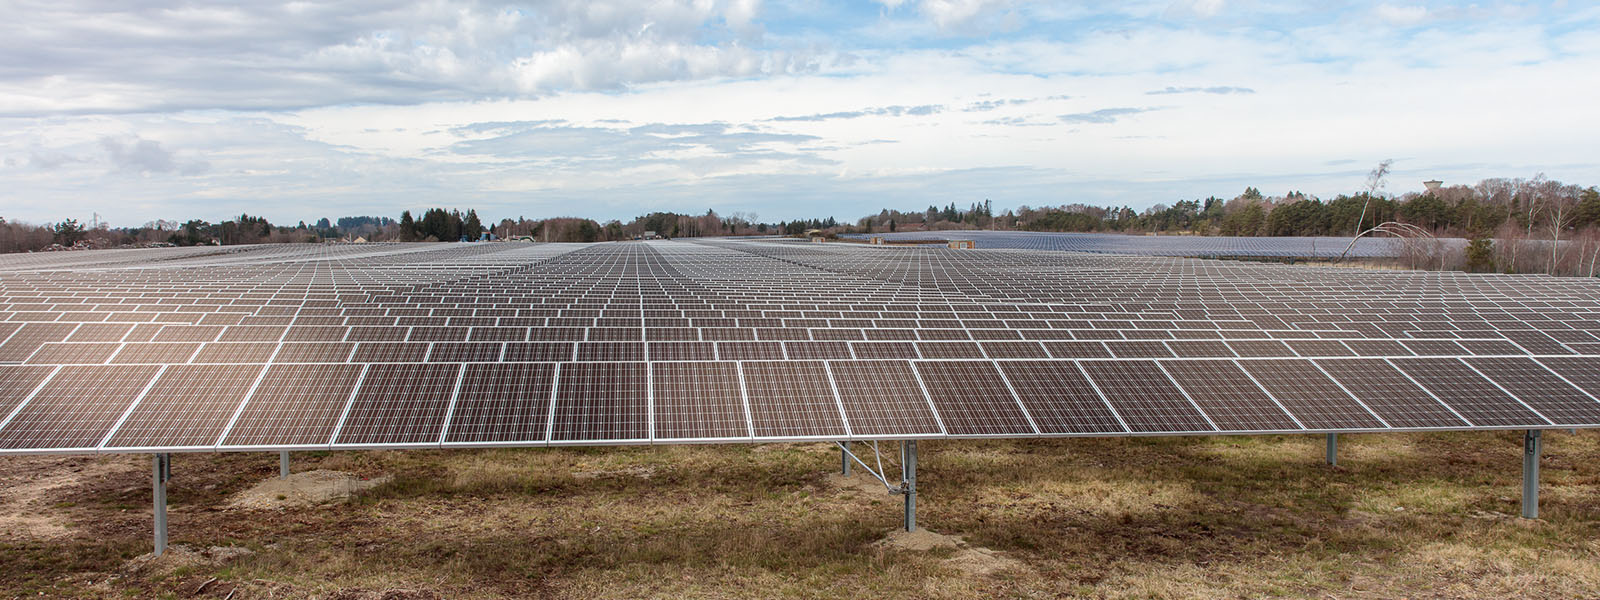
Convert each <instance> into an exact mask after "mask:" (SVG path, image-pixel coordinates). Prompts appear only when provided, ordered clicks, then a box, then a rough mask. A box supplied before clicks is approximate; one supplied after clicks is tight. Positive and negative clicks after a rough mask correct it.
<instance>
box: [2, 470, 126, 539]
mask: <svg viewBox="0 0 1600 600" xmlns="http://www.w3.org/2000/svg"><path fill="white" fill-rule="evenodd" d="M7 463H8V464H7V465H6V467H7V468H6V469H5V470H4V472H3V473H0V531H5V532H7V533H11V534H15V535H18V536H20V537H24V538H33V539H51V538H59V537H64V536H66V535H67V523H66V521H64V520H63V519H62V518H61V517H62V515H63V514H64V511H61V510H53V509H52V508H53V507H52V505H53V504H56V503H59V502H62V501H64V500H65V494H64V492H67V491H69V490H72V489H74V488H77V487H80V486H81V485H83V484H85V483H87V482H89V481H91V480H94V479H99V478H102V477H105V476H110V475H116V474H121V473H125V472H128V471H132V470H135V469H137V468H138V467H137V465H136V464H134V463H131V462H129V461H127V460H119V459H118V458H117V457H98V456H41V457H27V458H23V457H17V458H11V457H7Z"/></svg>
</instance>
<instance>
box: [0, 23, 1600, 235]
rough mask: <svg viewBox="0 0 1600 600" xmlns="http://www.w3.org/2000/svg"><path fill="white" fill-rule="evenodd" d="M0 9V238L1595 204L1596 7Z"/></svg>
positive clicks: (1598, 159) (1599, 138)
mask: <svg viewBox="0 0 1600 600" xmlns="http://www.w3.org/2000/svg"><path fill="white" fill-rule="evenodd" d="M243 4H245V6H242V7H233V6H216V5H213V4H212V3H198V2H196V3H168V2H155V1H145V0H10V1H8V2H4V3H0V216H4V217H6V218H8V219H12V220H23V221H31V222H40V223H42V222H49V221H56V220H60V219H62V218H67V217H73V218H79V219H84V220H87V219H88V218H89V217H90V216H91V214H92V213H95V212H98V213H99V214H100V215H101V217H102V218H103V219H106V220H109V221H110V222H111V223H112V224H114V225H139V224H142V223H144V222H146V221H150V220H153V219H157V218H164V219H180V220H181V219H188V218H204V219H208V220H213V221H216V220H221V219H224V218H227V217H229V216H232V215H237V214H238V213H240V212H249V213H251V214H261V215H264V216H266V217H268V218H269V219H270V220H272V221H273V222H277V223H293V222H295V221H299V220H306V221H311V220H314V219H316V218H319V217H339V216H343V215H362V214H378V215H389V216H397V215H398V214H399V212H400V211H401V210H402V209H407V208H409V209H418V208H422V207H426V206H451V207H460V208H463V209H465V208H477V209H478V210H479V212H480V213H482V214H484V216H485V217H489V218H499V217H507V216H511V217H515V216H519V215H524V216H528V217H546V216H557V215H570V216H587V217H593V218H598V219H610V218H622V219H627V218H630V217H633V216H636V215H639V214H642V213H645V212H649V211H654V210H674V211H684V212H703V211H705V210H706V209H715V210H717V211H718V212H719V213H723V214H727V213H731V212H734V211H745V212H753V213H756V214H758V215H759V216H760V217H761V218H762V219H763V220H773V221H775V220H779V219H789V218H795V217H809V216H821V215H834V216H837V217H840V218H849V219H854V218H856V217H859V216H862V215H865V214H868V213H873V212H877V210H878V209H879V208H883V207H894V208H905V209H915V208H919V207H926V206H928V205H930V204H947V203H949V202H956V203H957V204H960V205H963V206H964V205H966V204H968V203H971V202H974V201H981V200H982V199H984V198H988V199H991V200H993V201H994V202H995V203H996V204H997V205H998V206H1002V207H1014V206H1017V205H1022V204H1027V205H1033V206H1038V205H1051V204H1063V203H1069V202H1087V203H1093V204H1113V203H1114V204H1128V205H1131V206H1134V207H1136V208H1143V207H1146V206H1150V205H1152V204H1155V203H1158V202H1162V203H1170V202H1172V201H1174V200H1177V199H1185V198H1196V197H1205V196H1208V195H1218V196H1229V197H1231V196H1233V195H1237V194H1238V193H1239V192H1240V191H1241V190H1242V189H1243V188H1244V187H1245V186H1246V185H1255V186H1257V187H1260V188H1261V189H1262V190H1263V191H1264V192H1266V193H1268V194H1282V193H1284V192H1287V191H1290V190H1301V191H1305V192H1307V193H1312V194H1317V195H1320V196H1333V195H1335V194H1339V193H1348V192H1352V191H1355V190H1357V189H1359V188H1360V187H1361V183H1362V180H1363V178H1364V175H1365V173H1366V171H1368V170H1369V169H1371V168H1372V166H1373V165H1374V164H1376V163H1377V162H1378V161H1380V160H1382V159H1385V158H1394V159H1396V162H1395V176H1394V177H1393V178H1392V180H1391V182H1390V183H1389V186H1388V188H1387V191H1389V192H1392V193H1402V192H1406V191H1411V190H1416V189H1420V188H1421V183H1420V182H1421V181H1422V180H1423V179H1429V178H1439V179H1443V180H1445V181H1446V182H1471V181H1476V180H1478V179H1482V178H1486V177H1496V176H1510V177H1514V176H1532V175H1533V174H1535V173H1538V172H1544V173H1546V174H1548V175H1549V176H1550V177H1552V178H1554V179H1558V180H1563V181H1567V182H1571V183H1580V184H1583V185H1593V184H1600V156H1597V155H1596V149H1597V148H1600V111H1597V110H1596V109H1595V108H1594V106H1595V104H1596V102H1600V101H1597V98H1600V76H1597V75H1596V74H1597V73H1600V35H1596V34H1595V32H1596V31H1600V5H1597V4H1596V3H1592V2H1560V1H1558V2H1548V3H1497V2H1480V3H1427V2H1425V3H1412V2H1397V3H1382V2H1379V3H1366V2H1342V1H1338V0H1312V1H1277V0H1256V1H1248V0H1179V1H1176V2H1173V1H1141V0H1129V1H1125V2H1104V3H1101V2H1057V3H1037V4H1036V3H1027V2H1021V1H1006V0H880V1H878V2H865V1H863V2H843V1H838V2H836V1H830V0H787V1H786V0H696V1H692V2H675V1H670V0H654V1H651V0H644V1H629V0H550V1H544V2H532V3H521V4H503V3H495V2H454V1H429V0H423V1H421V2H389V1H378V0H372V1H353V2H345V3H340V4H338V5H337V6H323V5H320V4H314V3H309V2H303V1H294V2H283V3H276V2H267V1H263V2H251V3H243Z"/></svg>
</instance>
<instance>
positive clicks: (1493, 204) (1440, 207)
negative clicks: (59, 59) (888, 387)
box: [0, 162, 1600, 277]
mask: <svg viewBox="0 0 1600 600" xmlns="http://www.w3.org/2000/svg"><path fill="white" fill-rule="evenodd" d="M1387 172H1388V162H1385V163H1382V164H1380V165H1379V167H1378V168H1377V169H1374V170H1373V172H1372V173H1371V174H1369V177H1368V180H1367V184H1366V186H1365V189H1364V190H1363V191H1361V192H1360V193H1357V194H1353V195H1339V196H1337V197H1334V198H1332V199H1328V200H1324V199H1321V198H1318V197H1316V196H1312V195H1308V194H1303V193H1300V192H1289V193H1287V194H1284V195H1282V196H1266V195H1264V194H1262V193H1261V191H1260V190H1258V189H1257V188H1255V187H1249V188H1246V189H1245V190H1244V192H1242V193H1240V194H1239V195H1237V196H1234V197H1232V198H1218V197H1215V196H1213V197H1208V198H1204V199H1194V200H1180V201H1177V202H1174V203H1172V204H1170V205H1169V204H1157V205H1155V206H1152V207H1150V208H1147V209H1145V210H1143V211H1136V210H1134V209H1132V208H1130V207H1128V206H1122V207H1102V206H1090V205H1087V204H1063V205H1059V206H1041V207H1030V206H1027V205H1023V206H1019V207H1017V208H1015V209H1007V210H1005V211H1004V212H996V211H995V209H994V204H993V202H992V201H990V200H984V201H982V202H973V203H971V204H969V205H968V206H967V207H964V208H963V207H959V206H957V205H956V204H954V203H951V204H949V205H946V206H944V207H940V206H929V207H928V208H927V209H926V210H920V211H900V210H893V209H887V208H886V209H882V210H880V211H879V212H878V213H877V214H875V215H868V216H864V217H861V218H860V219H858V220H856V221H855V222H854V223H842V222H839V221H837V220H835V219H834V218H833V217H822V218H815V219H800V220H793V221H779V222H763V221H761V220H760V219H759V218H758V216H757V215H756V214H754V213H743V212H735V213H732V214H731V215H728V216H722V215H718V214H717V213H716V212H715V211H707V212H706V213H705V214H699V215H691V214H681V213H672V212H654V213H650V214H647V215H642V216H639V217H637V218H635V219H633V220H631V221H629V222H626V223H624V222H622V221H618V220H613V221H609V222H605V223H601V222H598V221H595V220H593V219H586V218H579V217H554V218H542V219H537V218H536V219H529V218H526V217H517V218H515V219H511V218H504V219H501V220H499V221H490V222H486V221H484V220H483V219H482V218H481V217H480V216H479V215H478V213H477V211H476V210H472V209H469V210H467V211H465V212H462V211H460V210H453V209H444V208H430V209H427V210H424V211H422V212H420V213H418V215H413V214H412V213H411V211H409V210H407V211H403V212H402V213H401V214H400V215H399V217H398V218H390V217H386V216H354V217H341V218H338V219H336V220H333V219H328V218H322V219H319V220H316V221H313V222H312V223H310V224H307V223H306V222H304V221H301V222H299V223H297V224H295V225H292V226H288V225H279V224H273V223H269V222H268V221H267V220H266V219H265V218H263V217H259V216H251V215H240V216H238V217H237V218H234V219H230V220H227V221H223V222H221V223H210V222H207V221H204V220H199V219H192V220H189V221H185V222H182V223H180V222H177V221H166V220H158V221H151V222H148V223H145V224H144V225H143V226H140V227H110V226H109V225H107V224H104V223H90V224H83V223H80V222H78V221H77V220H74V219H66V220H63V221H61V222H59V223H54V224H50V225H33V224H27V223H17V222H9V221H7V220H6V219H5V218H4V217H3V216H0V252H32V251H41V250H59V249H73V248H77V249H86V248H111V247H150V246H167V245H173V246H191V245H201V244H217V245H232V244H253V243H315V242H329V241H354V240H356V239H362V240H365V241H373V242H378V241H478V240H481V239H490V238H491V237H492V238H493V239H530V240H533V241H540V242H601V241H613V240H627V239H636V238H639V237H644V236H647V235H650V234H652V233H653V234H655V235H656V236H659V237H667V238H675V237H706V236H738V235H802V234H805V233H807V232H812V231H821V232H822V234H823V235H837V234H842V233H877V232H900V231H944V230H959V229H987V230H1014V231H1041V232H1101V233H1126V234H1168V235H1202V236H1204V235H1225V236H1329V235H1331V236H1350V235H1354V234H1357V233H1361V232H1367V231H1368V230H1369V229H1373V228H1375V227H1381V230H1380V231H1379V232H1376V233H1378V234H1382V235H1386V236H1393V235H1400V236H1403V237H1406V238H1408V242H1407V248H1408V252H1416V253H1420V254H1426V255H1427V256H1423V257H1421V258H1417V257H1413V259H1412V261H1411V262H1412V263H1413V264H1414V265H1415V266H1417V267H1419V268H1422V267H1426V268H1438V269H1464V270H1469V271H1494V272H1507V273H1550V274H1561V275H1581V276H1591V277H1592V276H1595V275H1596V273H1597V270H1596V265H1597V263H1600V189H1597V188H1596V187H1593V186H1590V187H1587V188H1585V187H1582V186H1578V185H1573V184H1566V183H1562V182H1559V181H1555V180H1551V179H1548V178H1546V177H1544V176H1543V175H1539V176H1535V177H1533V178H1526V179H1525V178H1515V179H1508V178H1493V179H1485V180H1482V181H1479V182H1478V183H1476V184H1472V185H1449V186H1445V185H1439V184H1438V182H1429V183H1430V187H1429V189H1428V190H1427V191H1425V192H1412V193H1407V194H1402V195H1398V196H1394V195H1388V194H1384V193H1382V191H1381V188H1382V187H1383V184H1384V179H1385V177H1386V176H1387ZM1439 237H1459V238H1466V239H1468V240H1470V242H1469V244H1468V245H1467V246H1466V247H1465V248H1464V249H1451V248H1450V247H1446V246H1443V245H1440V244H1437V243H1431V240H1433V239H1435V238H1439Z"/></svg>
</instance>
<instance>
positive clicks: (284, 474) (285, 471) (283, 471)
mask: <svg viewBox="0 0 1600 600" xmlns="http://www.w3.org/2000/svg"><path fill="white" fill-rule="evenodd" d="M288 478H289V451H288V450H282V451H279V452H278V479H288Z"/></svg>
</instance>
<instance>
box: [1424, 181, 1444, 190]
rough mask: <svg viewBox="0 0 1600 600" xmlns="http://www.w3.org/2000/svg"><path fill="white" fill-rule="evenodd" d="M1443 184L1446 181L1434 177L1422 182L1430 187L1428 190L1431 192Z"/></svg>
mask: <svg viewBox="0 0 1600 600" xmlns="http://www.w3.org/2000/svg"><path fill="white" fill-rule="evenodd" d="M1441 185H1444V182H1443V181H1439V180H1437V179H1432V180H1428V181H1424V182H1422V186H1423V187H1426V188H1428V191H1430V192H1437V191H1439V186H1441Z"/></svg>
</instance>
